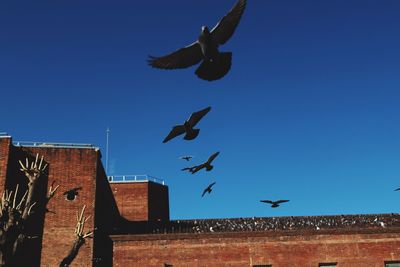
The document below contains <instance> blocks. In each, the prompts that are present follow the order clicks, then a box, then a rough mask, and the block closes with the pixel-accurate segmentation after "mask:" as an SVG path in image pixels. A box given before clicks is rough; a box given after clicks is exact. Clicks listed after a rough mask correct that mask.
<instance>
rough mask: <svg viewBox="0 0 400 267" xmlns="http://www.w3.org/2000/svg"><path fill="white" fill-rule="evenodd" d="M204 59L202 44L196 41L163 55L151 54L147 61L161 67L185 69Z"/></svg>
mask: <svg viewBox="0 0 400 267" xmlns="http://www.w3.org/2000/svg"><path fill="white" fill-rule="evenodd" d="M202 59H203V54H202V52H201V48H200V45H199V44H198V43H197V42H194V43H192V44H191V45H189V46H186V47H184V48H181V49H179V50H177V51H175V52H173V53H171V54H169V55H166V56H163V57H153V56H149V59H148V60H147V62H148V63H149V65H150V66H152V67H154V68H159V69H184V68H187V67H190V66H192V65H195V64H197V63H199V62H200V61H201V60H202Z"/></svg>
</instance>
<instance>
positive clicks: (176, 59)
mask: <svg viewBox="0 0 400 267" xmlns="http://www.w3.org/2000/svg"><path fill="white" fill-rule="evenodd" d="M245 7H246V0H238V1H237V3H236V4H235V5H234V6H233V8H232V9H231V10H230V11H229V12H228V14H226V15H225V16H224V17H223V18H222V19H221V20H220V21H219V22H218V23H217V25H215V26H214V28H212V29H211V31H210V30H209V29H208V27H207V26H202V27H201V33H200V36H199V37H198V39H197V41H195V42H194V43H192V44H190V45H188V46H186V47H184V48H181V49H178V50H177V51H175V52H173V53H171V54H169V55H166V56H162V57H153V56H149V59H148V63H149V65H150V66H152V67H154V68H159V69H183V68H188V67H190V66H193V65H196V64H198V63H199V62H201V64H200V66H199V67H198V68H197V70H196V72H195V73H196V75H197V76H198V77H199V78H200V79H203V80H207V81H214V80H218V79H220V78H222V77H224V76H225V75H226V74H227V73H228V71H229V70H230V68H231V62H232V53H231V52H219V50H218V48H219V46H220V45H223V44H225V43H226V42H227V41H228V40H229V39H230V38H231V36H232V35H233V33H234V32H235V29H236V27H237V26H238V24H239V22H240V19H241V17H242V14H243V12H244V9H245Z"/></svg>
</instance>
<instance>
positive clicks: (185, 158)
mask: <svg viewBox="0 0 400 267" xmlns="http://www.w3.org/2000/svg"><path fill="white" fill-rule="evenodd" d="M192 158H193V156H182V157H180V159H184V160H186V161H189V160H191V159H192Z"/></svg>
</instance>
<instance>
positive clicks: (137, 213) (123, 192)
mask: <svg viewBox="0 0 400 267" xmlns="http://www.w3.org/2000/svg"><path fill="white" fill-rule="evenodd" d="M111 188H112V191H113V194H114V197H115V200H116V202H117V204H118V208H119V212H120V214H121V216H122V217H124V218H125V219H126V220H129V221H168V220H169V204H168V203H169V200H168V187H167V186H164V185H160V184H157V183H154V182H150V181H146V182H133V183H112V184H111Z"/></svg>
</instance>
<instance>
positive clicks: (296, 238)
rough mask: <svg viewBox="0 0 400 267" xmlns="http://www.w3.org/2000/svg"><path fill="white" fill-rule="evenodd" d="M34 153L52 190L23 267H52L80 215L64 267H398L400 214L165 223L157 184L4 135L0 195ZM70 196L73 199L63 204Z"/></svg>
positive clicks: (96, 154) (86, 154)
mask: <svg viewBox="0 0 400 267" xmlns="http://www.w3.org/2000/svg"><path fill="white" fill-rule="evenodd" d="M36 153H39V154H40V155H43V156H44V159H45V161H46V163H48V166H49V167H48V172H47V173H46V175H44V177H42V178H41V179H42V180H41V183H42V184H41V186H42V192H41V193H42V194H45V193H46V189H47V188H48V186H49V185H50V184H51V183H53V182H54V183H55V184H59V185H60V188H59V190H58V193H57V195H56V197H54V198H53V199H51V201H50V203H49V205H48V206H47V208H48V210H49V212H47V213H46V214H45V216H44V218H41V219H40V222H39V223H38V224H37V228H38V232H39V233H40V238H38V239H37V240H36V241H34V242H36V243H35V244H34V249H33V251H32V253H31V255H27V256H26V258H27V262H29V263H30V265H31V266H58V265H59V263H60V261H61V260H62V258H63V257H64V256H66V255H67V253H68V251H69V249H70V248H71V245H72V242H73V239H74V227H75V223H76V214H77V212H78V210H79V209H81V208H82V206H83V205H86V206H87V208H86V214H87V215H92V217H91V218H90V219H89V221H88V222H87V225H86V227H87V229H96V230H95V233H94V237H93V239H88V240H87V242H86V244H85V245H84V246H82V247H81V249H80V251H79V254H78V256H77V257H76V259H75V260H74V262H73V264H72V266H124V267H125V266H138V267H146V266H151V267H153V266H154V267H163V266H174V267H176V266H187V267H192V266H194V267H196V266H199V267H200V266H201V267H218V266H235V267H245V266H258V267H262V266H273V267H288V266H289V267H295V266H298V267H318V266H338V267H378V266H379V267H385V266H387V267H398V266H400V215H398V214H377V215H338V216H312V217H271V218H235V219H215V220H211V219H208V220H170V218H169V201H168V187H167V186H166V185H164V183H163V182H162V181H158V180H156V179H153V178H152V177H148V176H145V177H124V178H125V179H124V178H122V179H120V180H116V179H117V178H116V177H112V178H107V176H106V174H105V172H104V169H103V166H102V163H101V160H100V159H101V154H100V151H99V149H98V148H96V147H94V146H91V145H78V144H54V143H18V142H14V143H13V142H12V140H11V137H9V136H6V135H3V136H0V186H1V187H2V188H3V189H4V188H8V189H11V190H12V189H13V188H15V185H16V184H20V187H21V186H22V185H26V178H25V176H24V175H23V174H22V173H21V172H20V171H19V165H18V160H24V159H25V158H26V157H28V158H33V157H34V156H35V155H36ZM139 178H140V179H139ZM109 180H112V181H109ZM77 187H81V189H79V191H77V192H78V194H77V195H76V196H75V197H74V198H72V199H68V198H66V197H65V196H64V195H63V192H66V191H68V190H70V189H72V188H77Z"/></svg>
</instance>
